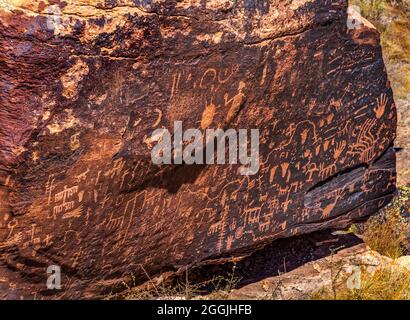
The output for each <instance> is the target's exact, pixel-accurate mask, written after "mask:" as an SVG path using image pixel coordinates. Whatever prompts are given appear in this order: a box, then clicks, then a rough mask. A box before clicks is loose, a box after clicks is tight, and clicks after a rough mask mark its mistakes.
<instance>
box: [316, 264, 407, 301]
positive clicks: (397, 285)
mask: <svg viewBox="0 0 410 320" xmlns="http://www.w3.org/2000/svg"><path fill="white" fill-rule="evenodd" d="M311 298H312V299H313V300H410V273H409V272H408V271H405V270H403V271H398V270H397V269H392V268H384V269H380V270H377V271H375V272H374V273H373V274H372V273H369V272H364V273H362V276H361V286H360V289H348V288H346V286H344V285H340V286H339V287H338V288H336V290H329V289H328V290H326V289H323V290H321V291H319V292H318V293H316V294H315V295H313V296H312V297H311Z"/></svg>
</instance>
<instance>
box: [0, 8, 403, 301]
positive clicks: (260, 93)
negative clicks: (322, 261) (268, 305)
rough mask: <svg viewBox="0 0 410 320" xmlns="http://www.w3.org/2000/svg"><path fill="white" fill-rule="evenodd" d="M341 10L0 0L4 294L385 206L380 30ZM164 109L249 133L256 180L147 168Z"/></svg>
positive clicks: (69, 291)
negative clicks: (352, 21) (54, 278)
mask: <svg viewBox="0 0 410 320" xmlns="http://www.w3.org/2000/svg"><path fill="white" fill-rule="evenodd" d="M346 11H347V1H345V0H340V1H323V0H322V1H318V0H312V1H298V0H294V1H281V0H276V1H253V0H251V1H228V0H213V1H212V0H211V1H172V0H162V1H128V0H123V1H115V0H113V1H99V0H90V1H85V0H67V1H61V2H60V1H41V2H37V1H28V0H27V1H23V0H19V1H16V0H1V1H0V81H1V87H0V90H1V91H0V105H1V109H0V181H1V186H2V187H1V189H0V191H1V197H2V201H1V206H0V210H1V212H0V252H1V256H0V257H1V267H0V294H1V296H2V297H3V298H18V297H24V298H30V297H34V296H35V297H37V298H39V297H45V296H46V297H53V298H74V297H76V298H78V297H82V298H90V297H96V296H99V295H101V294H104V293H105V292H109V291H110V290H111V289H112V288H113V287H114V286H115V285H116V284H118V283H121V282H123V281H128V280H129V279H130V276H131V274H132V275H133V276H134V277H135V278H134V281H144V280H145V279H146V275H145V274H144V273H143V272H142V271H141V270H142V268H141V266H143V267H144V268H143V269H144V270H145V271H146V272H148V273H149V274H150V275H158V274H160V273H162V272H174V271H177V270H178V269H180V268H184V267H186V266H192V265H195V264H196V265H198V264H199V265H200V264H207V263H209V262H210V261H212V260H215V259H219V260H220V259H228V260H229V259H231V257H241V256H244V255H246V254H249V253H250V252H253V251H255V250H256V249H258V248H261V247H263V246H264V245H266V244H267V243H270V242H271V241H272V240H274V239H277V238H282V237H290V236H293V235H297V234H304V233H310V232H312V231H315V230H320V229H327V228H339V227H344V226H346V225H348V224H349V223H351V221H353V220H356V219H360V218H363V217H366V216H368V215H370V214H372V213H374V212H375V211H377V210H378V209H379V208H381V207H383V206H384V205H386V204H387V203H388V202H389V201H390V199H391V198H392V193H393V192H394V190H395V155H394V151H393V148H392V145H393V140H394V138H395V130H396V110H395V106H394V102H393V98H392V91H391V88H390V86H389V82H388V79H387V76H386V72H385V68H384V64H383V60H382V56H381V49H380V46H379V35H378V33H377V31H376V30H375V29H373V28H371V26H368V25H367V24H366V25H364V26H363V27H362V28H361V29H356V30H350V31H349V30H348V29H347V27H346V18H347V17H346V15H347V14H346ZM176 120H180V121H183V125H184V128H201V129H205V128H222V127H223V128H228V127H229V128H236V129H239V128H246V129H255V128H258V129H259V130H260V138H261V139H260V165H261V167H260V170H259V172H258V174H256V175H253V176H242V175H240V174H239V173H238V167H239V166H237V165H224V166H219V165H208V166H188V165H180V166H161V167H159V166H155V165H153V163H152V161H151V155H150V154H151V149H152V144H151V141H150V140H149V137H150V135H151V133H152V132H153V130H155V129H156V128H161V127H163V128H169V129H170V131H172V126H173V123H174V121H176ZM49 265H60V266H61V267H62V272H63V289H62V290H61V291H49V290H47V288H46V278H47V274H46V269H47V267H48V266H49Z"/></svg>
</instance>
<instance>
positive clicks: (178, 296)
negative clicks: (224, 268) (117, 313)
mask: <svg viewBox="0 0 410 320" xmlns="http://www.w3.org/2000/svg"><path fill="white" fill-rule="evenodd" d="M235 269H236V266H235V265H234V266H233V269H232V272H230V273H229V274H228V275H227V276H226V277H222V276H216V277H214V278H212V279H211V280H207V281H203V282H200V283H195V284H192V283H190V281H189V276H188V270H187V271H186V274H185V275H186V276H185V279H184V281H181V282H178V283H177V284H174V285H171V284H166V283H165V282H163V281H162V282H155V281H153V280H152V279H150V277H148V279H149V283H148V285H147V286H145V287H142V286H135V285H132V286H128V285H126V284H124V285H125V286H126V287H127V291H126V293H125V294H123V295H121V297H120V298H121V299H124V300H158V299H170V300H191V299H212V300H226V299H228V296H229V293H230V292H231V291H232V290H233V289H234V288H235V287H236V285H237V284H238V282H239V281H240V278H238V277H237V276H236V275H235ZM205 294H206V296H205ZM114 298H116V299H118V297H114Z"/></svg>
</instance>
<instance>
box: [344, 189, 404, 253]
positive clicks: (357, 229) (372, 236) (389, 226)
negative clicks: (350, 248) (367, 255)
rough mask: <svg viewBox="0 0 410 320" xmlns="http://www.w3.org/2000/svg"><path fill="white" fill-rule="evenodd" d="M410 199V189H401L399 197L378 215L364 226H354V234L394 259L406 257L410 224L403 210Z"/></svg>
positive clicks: (352, 230) (375, 249)
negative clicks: (405, 250) (404, 216)
mask: <svg viewBox="0 0 410 320" xmlns="http://www.w3.org/2000/svg"><path fill="white" fill-rule="evenodd" d="M409 197H410V188H409V187H401V188H400V189H399V195H398V196H397V197H396V198H395V199H394V200H393V202H392V203H391V204H390V205H389V206H388V207H386V208H385V209H384V210H382V212H381V213H380V214H378V215H375V216H373V217H371V218H370V219H369V220H368V221H367V222H366V223H364V224H357V225H353V226H352V227H351V228H350V231H351V232H352V233H356V234H358V235H360V236H361V237H362V238H363V240H364V242H365V243H366V244H367V245H368V246H369V247H370V248H371V249H372V250H374V251H377V252H378V253H380V254H381V255H384V256H387V257H389V258H392V259H396V258H399V257H401V256H403V255H404V253H405V252H404V248H405V245H406V244H407V242H408V233H409V223H408V222H407V221H406V220H405V218H403V212H402V211H403V208H405V206H406V202H407V201H408V200H409Z"/></svg>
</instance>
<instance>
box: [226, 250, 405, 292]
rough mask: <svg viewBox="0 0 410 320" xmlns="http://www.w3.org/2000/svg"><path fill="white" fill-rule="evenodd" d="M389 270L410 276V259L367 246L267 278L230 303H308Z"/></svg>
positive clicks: (253, 284)
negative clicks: (363, 277) (262, 300)
mask: <svg viewBox="0 0 410 320" xmlns="http://www.w3.org/2000/svg"><path fill="white" fill-rule="evenodd" d="M380 270H389V271H391V272H400V273H402V274H407V272H409V275H410V256H403V257H400V258H399V259H397V260H393V259H391V258H389V257H386V256H383V255H381V254H379V253H378V252H376V251H372V250H371V249H370V248H369V247H367V246H366V245H365V244H359V245H356V246H354V247H350V248H347V249H343V250H341V251H340V252H338V253H337V254H334V255H332V256H328V257H326V258H322V259H319V260H317V261H312V262H309V263H307V264H305V265H303V266H301V267H299V268H297V269H295V270H292V271H290V272H288V273H286V274H282V275H279V276H276V277H270V278H266V279H264V280H262V281H258V282H255V283H252V284H249V285H247V286H244V287H243V288H240V289H237V290H233V291H232V292H231V293H230V294H229V298H230V299H240V300H260V299H275V300H305V299H312V298H314V296H315V294H317V293H319V292H321V291H323V290H328V291H330V292H332V290H333V289H334V288H335V287H337V289H338V290H340V289H341V288H345V287H347V286H351V287H350V288H354V285H357V284H354V281H356V280H355V278H356V277H360V276H361V274H362V273H369V274H374V273H375V272H376V271H380Z"/></svg>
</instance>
